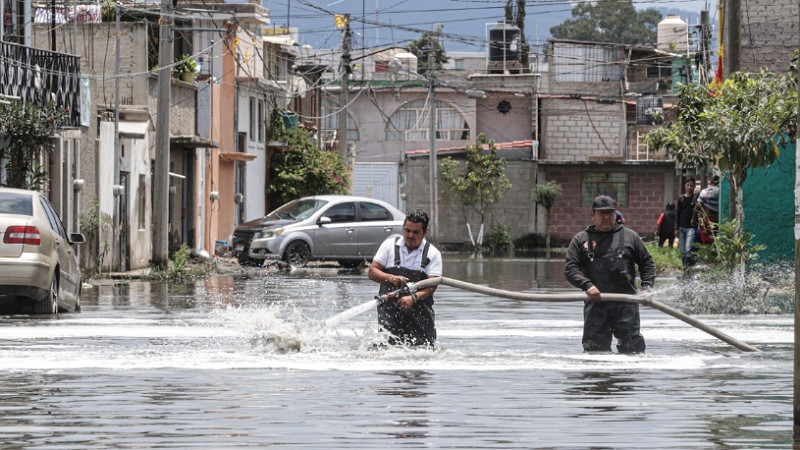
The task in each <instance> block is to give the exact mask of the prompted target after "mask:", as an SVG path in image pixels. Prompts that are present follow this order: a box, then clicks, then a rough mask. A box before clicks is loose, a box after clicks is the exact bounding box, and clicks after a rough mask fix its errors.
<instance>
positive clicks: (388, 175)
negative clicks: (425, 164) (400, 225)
mask: <svg viewBox="0 0 800 450" xmlns="http://www.w3.org/2000/svg"><path fill="white" fill-rule="evenodd" d="M398 171H399V165H398V164H397V163H356V164H355V168H354V170H353V194H354V195H360V196H363V197H370V198H374V199H378V200H383V201H385V202H386V203H389V204H390V205H392V206H395V207H398V208H399V207H400V198H399V195H398V186H397V174H398Z"/></svg>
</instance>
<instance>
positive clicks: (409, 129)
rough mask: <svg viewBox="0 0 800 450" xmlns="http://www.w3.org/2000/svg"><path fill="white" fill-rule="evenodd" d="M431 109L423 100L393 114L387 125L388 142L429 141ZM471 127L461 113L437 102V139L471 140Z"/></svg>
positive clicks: (406, 105)
mask: <svg viewBox="0 0 800 450" xmlns="http://www.w3.org/2000/svg"><path fill="white" fill-rule="evenodd" d="M429 115H430V107H429V105H427V104H426V102H425V101H423V100H415V101H412V102H408V103H406V104H405V105H403V106H402V107H400V109H398V110H397V111H395V113H394V114H392V117H391V118H390V119H389V123H388V124H387V125H386V140H387V141H426V140H428V139H429V138H428V130H429V122H428V120H429V119H428V117H429ZM469 135H470V133H469V126H468V125H467V121H466V120H464V117H463V116H461V113H459V112H458V110H456V109H455V108H454V107H452V106H450V105H448V104H447V103H445V102H442V101H437V102H436V138H437V139H444V140H452V141H458V140H469V138H470V137H469Z"/></svg>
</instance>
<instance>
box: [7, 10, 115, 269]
mask: <svg viewBox="0 0 800 450" xmlns="http://www.w3.org/2000/svg"><path fill="white" fill-rule="evenodd" d="M0 1H2V0H0ZM116 5H117V6H116V9H115V10H114V33H115V34H116V37H117V39H116V41H115V44H114V186H112V192H113V195H114V230H113V231H112V234H113V237H112V242H113V243H114V245H113V246H112V248H113V250H112V254H111V257H112V259H113V260H114V261H116V263H117V264H116V267H117V268H118V269H119V270H122V269H127V267H123V266H124V261H122V255H123V254H124V253H125V252H123V251H122V249H121V248H120V247H121V246H120V242H119V237H120V224H119V216H120V213H121V211H120V210H119V205H120V201H119V196H120V195H126V193H125V192H123V191H122V188H121V187H120V185H119V158H120V151H119V66H120V57H119V36H120V23H119V22H120V16H121V14H120V12H121V11H120V6H119V2H116Z"/></svg>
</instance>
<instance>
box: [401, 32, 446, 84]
mask: <svg viewBox="0 0 800 450" xmlns="http://www.w3.org/2000/svg"><path fill="white" fill-rule="evenodd" d="M431 34H432V33H431V32H430V31H425V32H424V33H422V36H420V37H419V38H418V39H417V40H415V41H414V42H412V43H410V44H408V51H409V52H411V53H412V54H413V55H414V56H416V57H417V72H418V73H419V74H420V75H425V74H426V73H427V72H428V52H429V51H430V48H431V40H432V39H431ZM433 41H434V44H433V48H434V51H435V53H434V54H435V59H434V61H435V64H436V65H435V67H434V69H435V70H441V68H442V66H443V65H444V64H447V61H448V58H447V52H446V51H445V49H444V46H442V44H441V43H440V42H439V40H438V39H433Z"/></svg>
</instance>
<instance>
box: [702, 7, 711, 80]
mask: <svg viewBox="0 0 800 450" xmlns="http://www.w3.org/2000/svg"><path fill="white" fill-rule="evenodd" d="M710 40H711V29H710V28H709V24H708V11H706V10H703V11H700V54H701V56H702V59H701V61H702V62H703V72H702V74H703V76H702V77H701V78H702V79H701V80H700V82H701V83H702V84H708V82H709V77H708V74H709V73H710V71H711V62H710V58H709V57H708V56H709V52H710V45H709V42H710Z"/></svg>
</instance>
